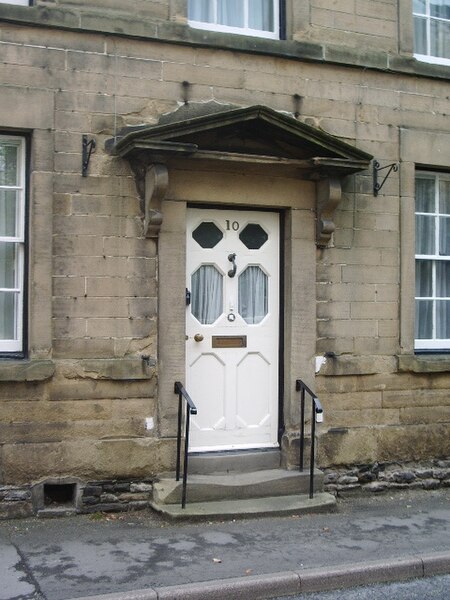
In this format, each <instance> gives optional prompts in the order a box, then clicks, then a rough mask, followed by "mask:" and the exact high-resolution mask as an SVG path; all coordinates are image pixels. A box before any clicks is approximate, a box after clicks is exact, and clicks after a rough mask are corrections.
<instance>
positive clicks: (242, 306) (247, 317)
mask: <svg viewBox="0 0 450 600" xmlns="http://www.w3.org/2000/svg"><path fill="white" fill-rule="evenodd" d="M238 301H239V314H240V315H241V317H242V318H243V319H244V321H245V322H246V323H249V324H251V325H254V324H256V323H259V322H260V321H262V320H263V319H264V317H265V316H266V314H267V275H266V274H265V273H264V272H263V271H262V270H261V269H260V267H255V266H252V267H247V268H246V269H245V271H244V272H243V273H242V274H241V275H240V276H239V300H238Z"/></svg>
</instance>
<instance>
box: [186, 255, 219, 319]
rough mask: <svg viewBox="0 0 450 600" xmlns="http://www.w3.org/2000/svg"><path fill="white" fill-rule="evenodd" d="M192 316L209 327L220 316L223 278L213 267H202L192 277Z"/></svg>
mask: <svg viewBox="0 0 450 600" xmlns="http://www.w3.org/2000/svg"><path fill="white" fill-rule="evenodd" d="M191 292H192V309H191V310H192V314H193V315H194V317H195V318H196V319H197V320H198V321H200V323H202V324H203V325H210V324H211V323H214V321H215V320H216V319H218V318H219V317H220V315H221V314H222V309H223V308H222V307H223V276H222V274H221V273H219V271H218V270H217V269H216V267H214V265H202V266H201V267H200V268H199V269H197V271H195V273H194V274H193V275H192V290H191Z"/></svg>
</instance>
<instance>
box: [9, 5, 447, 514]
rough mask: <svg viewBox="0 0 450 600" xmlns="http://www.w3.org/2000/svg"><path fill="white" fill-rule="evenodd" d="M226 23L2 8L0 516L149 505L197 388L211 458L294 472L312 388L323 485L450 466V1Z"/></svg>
mask: <svg viewBox="0 0 450 600" xmlns="http://www.w3.org/2000/svg"><path fill="white" fill-rule="evenodd" d="M247 4H248V6H247ZM207 5H208V3H206V4H205V3H202V2H195V1H193V0H192V1H188V0H128V1H127V2H123V1H121V2H118V1H117V0H92V1H90V2H86V0H35V1H34V2H31V3H29V2H28V0H27V1H25V0H15V1H12V2H11V1H10V2H5V0H0V56H1V64H0V106H1V111H0V150H1V153H0V200H1V204H0V211H1V213H0V219H1V220H2V221H3V224H2V223H1V221H0V233H1V240H0V245H1V246H2V247H3V248H2V259H1V260H2V263H3V264H2V273H1V275H2V281H3V284H2V285H3V286H4V287H2V288H1V291H0V294H1V304H0V308H1V311H2V314H1V315H0V324H1V329H2V332H1V333H2V336H1V340H0V349H1V352H2V356H1V360H0V498H1V499H2V500H3V503H0V505H2V506H3V509H2V508H0V512H1V511H2V510H3V513H4V514H13V513H14V514H19V513H20V512H21V511H22V514H25V513H27V511H30V510H32V509H31V508H30V507H31V506H33V507H34V508H33V509H36V507H39V506H40V505H42V503H43V502H44V500H43V498H42V493H43V491H42V490H43V488H42V486H43V485H46V486H47V491H48V492H49V493H50V496H51V495H52V494H54V498H55V499H56V500H57V498H58V494H57V493H56V492H55V491H54V489H53V487H52V486H54V488H55V489H56V488H57V487H58V485H60V484H61V482H68V485H72V484H73V485H75V484H76V485H80V486H85V485H87V484H88V483H89V485H90V486H91V487H94V492H93V495H94V496H95V494H97V495H98V494H99V493H100V492H99V490H100V491H103V492H104V491H105V490H104V488H103V487H102V486H106V487H107V488H108V489H106V492H105V493H108V491H109V492H111V490H112V491H113V492H116V493H119V492H120V493H121V494H125V496H124V497H123V500H124V501H135V502H137V503H139V502H140V501H141V500H142V494H143V493H144V492H145V491H147V488H146V485H147V484H149V483H150V482H151V481H152V479H153V478H154V477H155V476H156V475H157V474H158V473H160V472H163V471H167V470H171V469H173V468H174V464H175V446H176V442H175V433H176V424H177V415H176V412H177V396H176V395H174V393H173V386H174V382H175V381H181V382H183V383H184V384H185V385H186V387H187V389H188V392H189V393H191V395H192V397H193V399H194V401H197V403H198V409H199V415H198V421H197V430H196V431H198V432H199V433H198V437H195V436H194V446H195V447H196V449H197V450H201V451H214V450H224V451H228V450H235V449H238V450H246V449H250V448H267V447H271V448H281V454H282V461H283V463H284V464H285V465H287V466H288V467H292V466H294V465H295V463H296V461H297V458H296V451H297V450H296V448H297V440H298V435H299V433H298V432H299V419H300V416H299V414H300V413H299V397H298V393H297V392H296V380H297V379H299V378H300V379H302V380H303V381H305V382H306V383H307V385H308V386H309V387H310V388H311V389H313V390H314V391H315V392H316V393H317V395H318V397H319V398H320V400H321V402H322V405H323V408H324V415H325V419H324V423H323V424H322V425H320V426H319V427H318V439H319V455H318V459H317V460H318V464H319V466H321V467H328V468H330V467H334V466H338V467H342V466H343V465H373V464H374V463H394V462H400V463H401V462H407V461H427V460H432V459H444V458H445V457H448V456H449V455H450V435H449V434H450V375H449V367H450V354H449V351H450V225H449V222H450V119H449V105H450V101H449V96H450V93H449V92H450V87H449V75H450V55H449V50H448V48H449V26H450V25H449V24H450V8H449V3H448V2H433V0H431V1H429V0H427V1H425V2H412V1H411V0H402V1H397V0H343V1H342V2H324V1H323V0H305V1H302V2H299V1H297V0H285V1H282V0H280V1H279V2H277V1H276V0H274V1H273V2H267V3H265V4H264V2H262V3H247V2H246V1H245V0H244V1H243V2H238V3H237V5H235V3H233V2H230V3H229V5H228V8H229V9H230V11H231V12H227V11H226V8H227V7H225V8H224V7H223V6H222V5H221V3H220V2H218V3H216V2H214V0H213V1H212V2H211V3H209V8H211V6H213V8H215V10H214V11H213V12H210V11H209V10H208V6H207ZM244 5H245V6H247V12H246V13H245V14H248V21H241V20H240V15H239V11H238V8H239V7H240V8H242V6H244ZM263 9H264V10H265V12H264V10H263ZM252 19H253V21H252ZM83 136H85V137H83ZM83 140H84V147H83ZM92 140H94V141H95V149H93V148H92V145H91V142H92ZM90 150H93V152H92V153H91V154H90ZM83 161H84V163H85V164H84V166H83ZM375 161H376V162H377V163H378V167H381V170H380V171H377V182H378V184H383V185H382V187H381V189H379V190H378V189H377V190H374V163H375ZM390 165H393V168H392V170H391V169H390ZM83 168H84V172H82V171H83ZM386 175H388V176H387V177H386V179H385V180H384V178H385V176H386ZM383 180H384V181H383ZM202 211H203V212H202ZM416 213H417V214H416ZM272 217H273V219H272ZM270 219H272V221H271V220H270ZM205 224H206V225H205ZM203 229H204V230H205V231H204V232H203ZM217 231H218V233H217ZM244 231H245V232H246V233H244ZM261 231H262V232H263V233H261ZM203 233H204V236H203ZM247 233H248V234H249V241H248V242H247V241H246V234H247ZM216 234H217V236H218V238H220V239H219V241H217V242H214V235H216ZM259 234H260V235H261V236H262V238H261V241H258V235H259ZM233 235H234V237H232V236H233ZM211 236H212V238H211ZM197 238H198V239H197ZM193 240H194V241H193ZM255 240H256V241H255ZM272 241H273V244H274V245H273V246H270V247H269V244H270V243H272ZM258 244H259V245H258ZM202 251H203V254H202ZM247 251H248V252H247ZM259 251H261V252H266V254H264V256H262V255H261V256H262V258H258V257H259V255H257V252H259ZM245 253H247V254H245ZM233 255H234V258H231V259H230V256H231V257H233ZM221 261H222V262H221ZM243 261H244V262H243ZM244 264H245V265H246V266H245V267H244V266H243V265H244ZM415 265H416V266H415ZM187 268H188V270H189V269H190V271H189V272H188V273H187V274H186V269H187ZM233 268H234V273H233ZM228 269H230V271H228ZM230 272H231V273H232V275H230ZM415 273H416V275H415ZM234 274H236V275H237V276H236V277H234ZM201 277H204V278H205V280H206V283H204V281H203V280H202V279H201ZM257 277H259V278H260V280H261V281H262V283H261V282H260V283H258V284H256V283H254V282H255V281H256V278H257ZM219 280H220V282H219ZM201 281H203V283H201ZM215 282H216V283H215ZM216 284H217V285H220V286H222V287H220V291H219V292H217V289H216V288H215V291H211V289H212V288H211V286H213V287H214V285H216ZM202 285H203V288H202ZM208 285H209V286H210V287H209V288H208V289H209V292H208V294H209V295H208V294H206V292H204V290H205V289H206V287H205V286H208ZM253 285H254V286H256V285H259V286H260V287H259V288H256V287H253V288H252V286H253ZM195 286H197V287H196V289H197V291H198V289H201V290H203V291H202V292H198V293H204V294H205V297H207V298H211V297H212V296H213V295H214V294H216V295H217V294H218V296H217V297H219V300H218V302H219V304H218V305H217V306H216V307H215V308H214V307H213V308H212V312H213V313H214V314H212V316H210V315H209V316H206V313H203V312H202V311H203V310H206V309H203V308H201V307H200V305H199V300H198V298H197V299H196V297H195V291H194V289H193V288H194V287H195ZM232 286H234V287H232ZM255 289H258V290H259V293H260V295H261V298H262V300H261V306H259V308H255V305H253V308H252V307H251V306H250V301H249V297H250V296H251V293H253V292H252V290H253V291H254V290H255ZM189 298H190V301H191V303H190V304H189ZM275 301H276V302H275ZM209 308H211V307H209ZM209 308H208V310H209ZM269 317H270V319H269ZM269 320H270V323H269ZM263 325H264V326H265V325H267V327H268V329H267V330H262V329H259V328H262V326H263ZM200 326H201V327H200ZM238 326H242V327H241V329H239V327H238ZM227 327H228V329H227ZM197 329H198V331H197ZM258 330H260V334H259V337H258V336H256V338H255V341H253V338H252V335H253V334H254V332H258ZM195 335H198V336H200V337H201V338H202V339H201V341H200V342H198V341H194V340H195ZM213 338H214V339H216V338H217V339H216V341H214V340H213ZM267 340H269V342H267ZM202 344H203V345H205V344H206V347H205V346H202ZM214 344H216V345H214ZM247 344H248V347H247ZM240 346H243V347H244V348H247V350H242V348H241V347H240ZM199 349H200V350H199ZM238 350H239V351H241V352H242V354H241V355H239V356H238ZM231 356H234V357H236V356H237V358H233V359H231ZM233 361H234V362H233ZM232 363H233V366H230V365H231V364H232ZM231 371H232V373H231ZM230 373H231V374H230ZM205 388H206V392H205ZM225 389H226V390H227V391H226V393H225V392H223V390H225ZM230 390H234V391H231V392H230ZM236 390H237V391H236ZM211 398H212V399H211ZM261 399H262V400H261ZM214 403H216V404H214ZM212 405H214V406H212ZM211 406H212V408H211ZM202 410H203V412H202ZM204 414H208V416H207V418H206V420H205V421H204V422H203V421H202V420H201V415H204ZM230 423H231V425H230ZM233 428H234V431H235V434H236V435H234V434H233V433H232V434H231V436H228V437H227V435H225V434H224V435H223V436H222V433H223V432H226V431H229V430H231V431H233ZM202 432H203V433H204V436H203V433H202ZM205 432H206V433H205ZM211 432H212V433H211ZM255 432H256V433H255ZM216 433H217V436H218V437H217V438H216V437H215V436H216ZM195 435H197V434H195ZM202 436H203V437H202ZM219 438H220V439H219ZM105 482H106V483H105ZM111 482H113V483H111ZM118 482H119V483H118ZM108 486H109V487H108ZM111 486H112V487H111ZM114 486H116V487H114ZM117 486H119V488H120V490H118V488H117ZM120 486H122V487H120ZM133 486H134V487H133ZM31 492H33V494H34V495H33V502H34V504H33V503H31V500H30V498H31ZM133 494H135V495H134V496H133ZM91 495H92V494H91ZM116 497H117V494H116Z"/></svg>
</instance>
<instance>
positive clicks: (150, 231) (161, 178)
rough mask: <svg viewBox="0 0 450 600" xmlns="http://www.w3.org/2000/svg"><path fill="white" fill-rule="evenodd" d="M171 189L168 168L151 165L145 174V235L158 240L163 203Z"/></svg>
mask: <svg viewBox="0 0 450 600" xmlns="http://www.w3.org/2000/svg"><path fill="white" fill-rule="evenodd" d="M168 187H169V173H168V170H167V167H166V166H165V165H161V164H155V165H150V166H149V167H148V169H147V172H146V174H145V215H144V235H145V236H146V237H148V238H155V237H156V238H157V237H158V235H159V231H160V229H161V224H162V219H163V218H162V213H161V202H162V201H163V200H164V198H165V196H166V192H167V188H168Z"/></svg>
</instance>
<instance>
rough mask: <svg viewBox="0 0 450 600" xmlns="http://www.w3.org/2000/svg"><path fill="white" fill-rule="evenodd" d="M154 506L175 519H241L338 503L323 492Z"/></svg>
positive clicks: (327, 508) (319, 508)
mask: <svg viewBox="0 0 450 600" xmlns="http://www.w3.org/2000/svg"><path fill="white" fill-rule="evenodd" d="M150 505H151V506H152V508H153V509H154V510H156V511H158V512H160V513H162V514H164V515H166V516H168V517H172V518H174V519H195V518H199V519H201V518H213V517H219V518H228V519H232V518H237V517H245V516H249V517H250V516H279V515H294V514H295V515H296V514H302V513H314V512H330V511H332V510H334V508H335V506H336V498H335V497H334V496H333V495H332V494H327V493H325V492H319V493H317V494H314V498H309V496H308V495H305V494H299V495H296V496H293V495H289V496H269V497H266V498H247V499H240V500H220V501H214V502H189V501H188V503H187V504H186V507H185V508H181V504H160V503H158V502H155V501H153V502H151V503H150Z"/></svg>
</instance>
